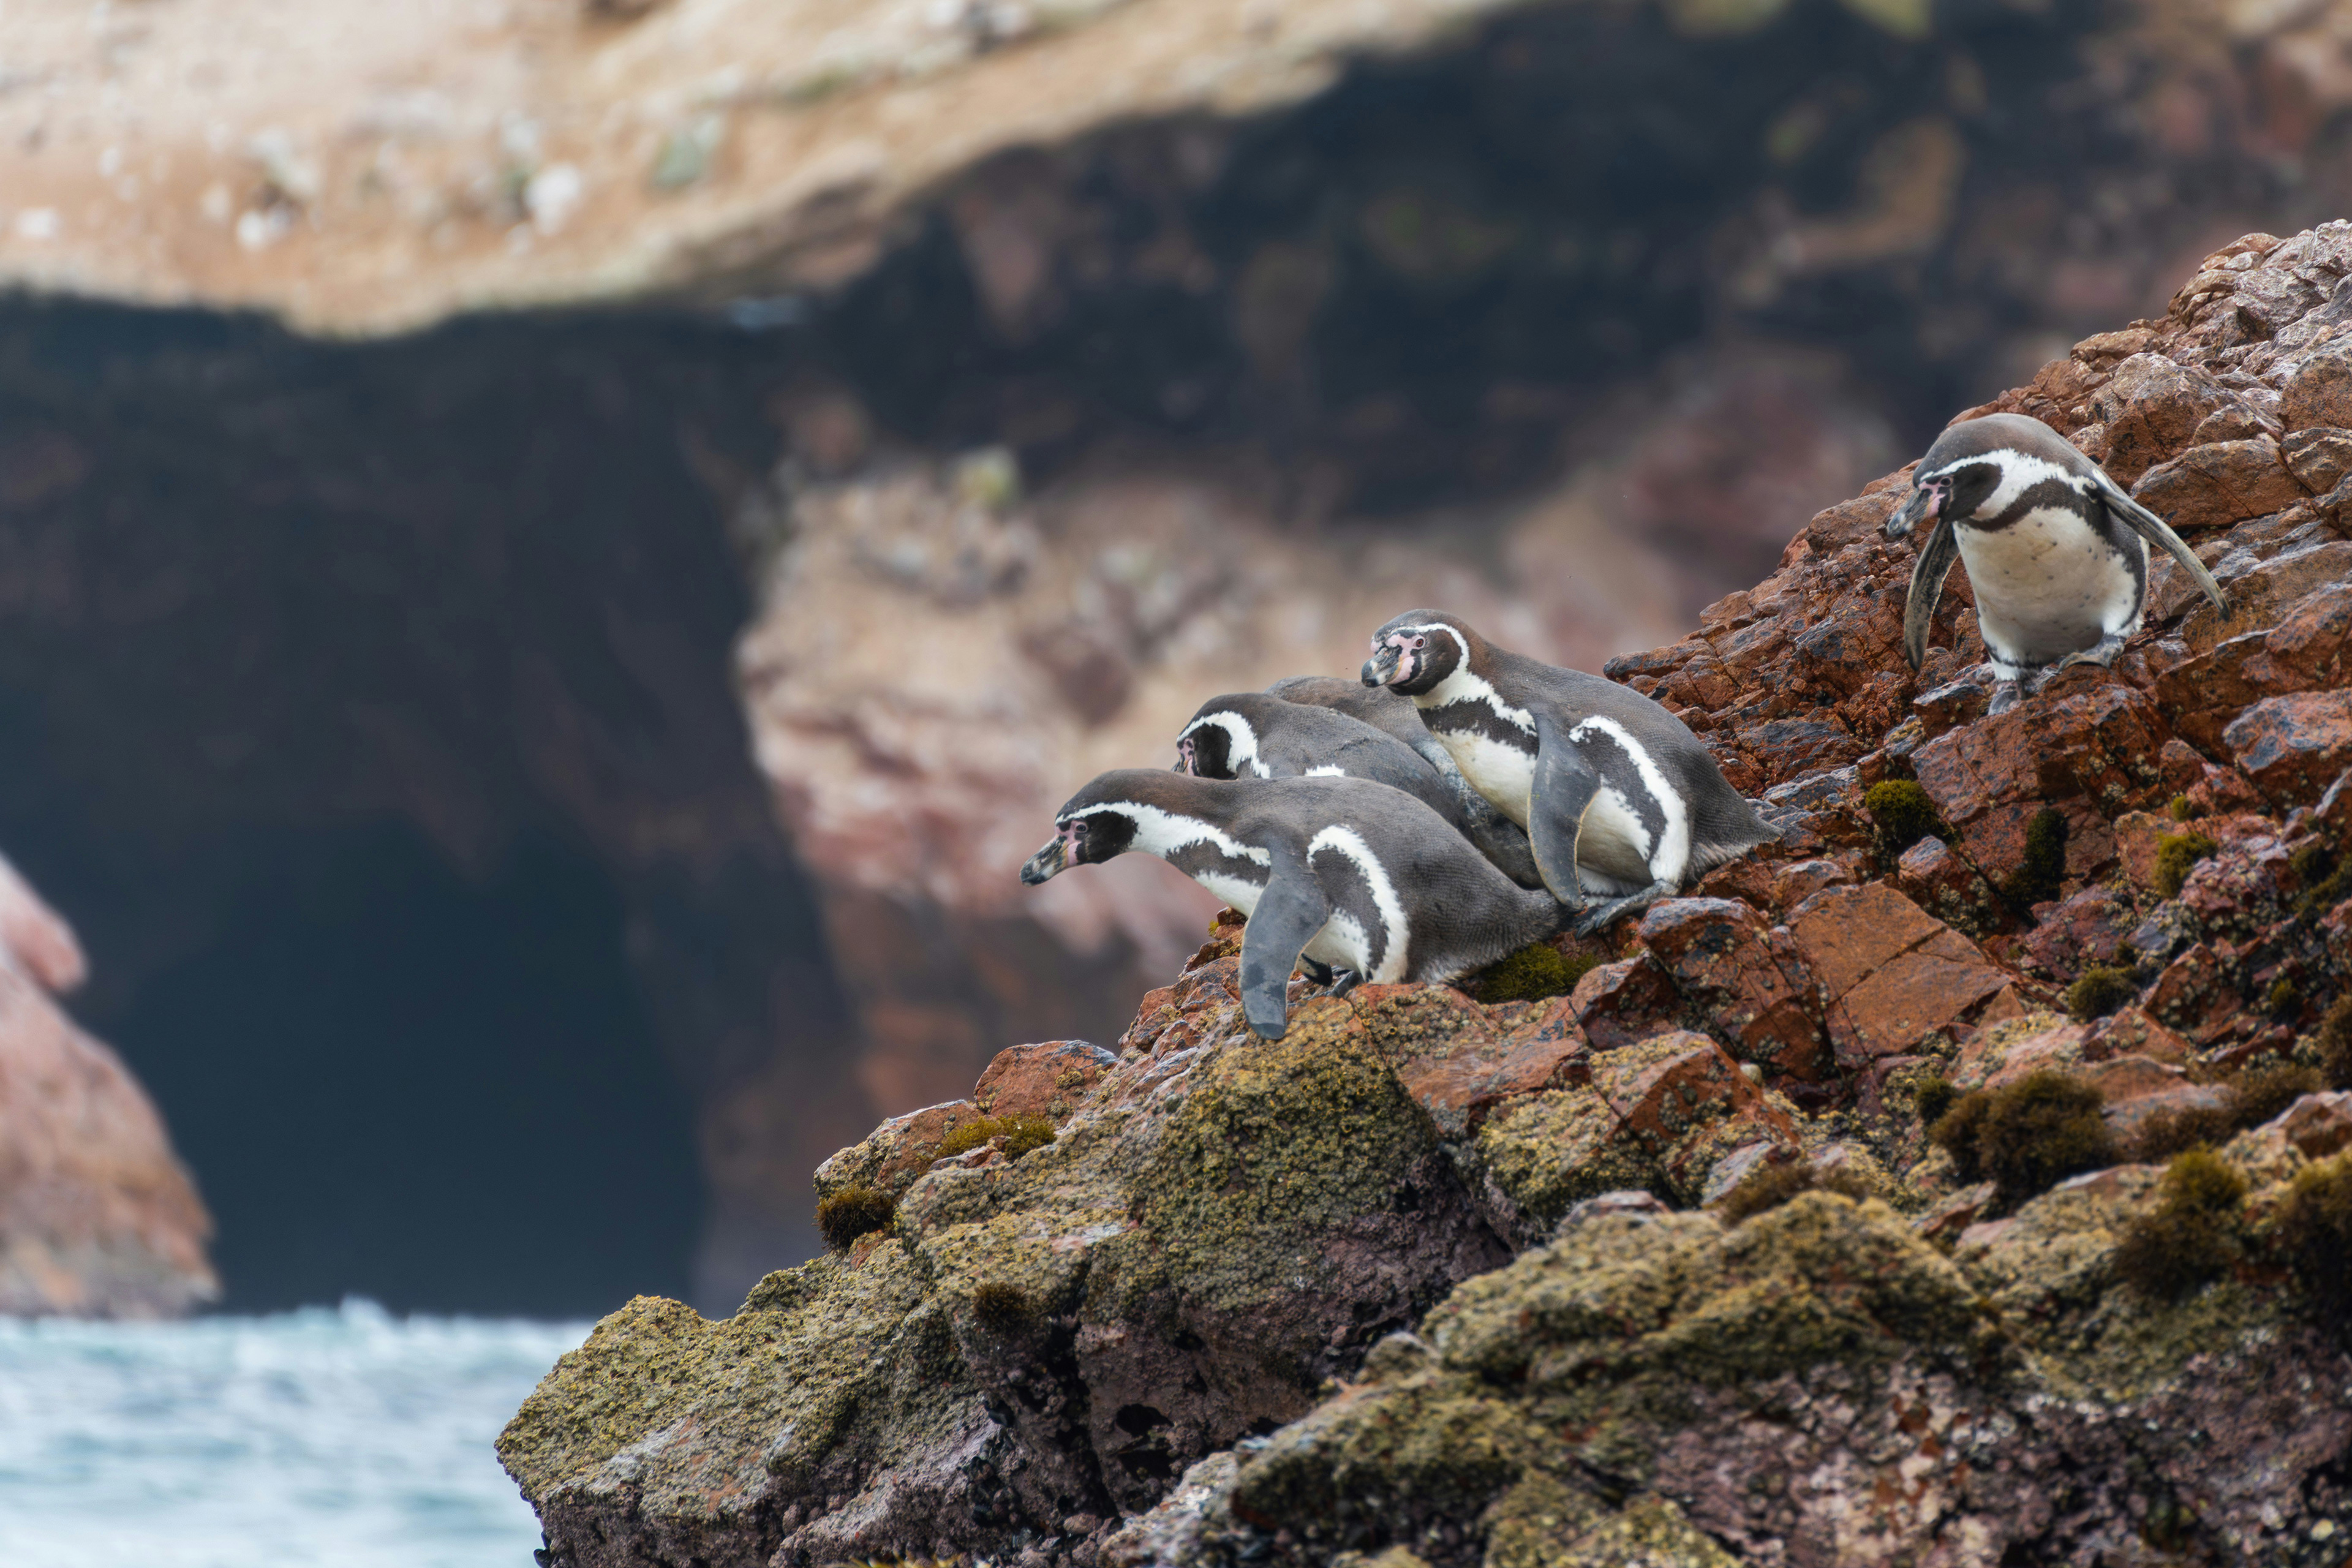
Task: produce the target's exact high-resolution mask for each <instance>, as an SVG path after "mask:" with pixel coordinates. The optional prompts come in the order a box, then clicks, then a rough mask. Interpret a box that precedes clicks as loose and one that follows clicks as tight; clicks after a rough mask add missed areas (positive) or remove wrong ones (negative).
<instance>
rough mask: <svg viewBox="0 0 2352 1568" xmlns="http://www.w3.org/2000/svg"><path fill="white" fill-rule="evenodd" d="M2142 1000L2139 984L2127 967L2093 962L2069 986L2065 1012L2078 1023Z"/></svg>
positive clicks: (2100, 1016) (2087, 1021) (2105, 1014)
mask: <svg viewBox="0 0 2352 1568" xmlns="http://www.w3.org/2000/svg"><path fill="white" fill-rule="evenodd" d="M2138 999H2139V983H2138V982H2137V981H2136V980H2134V979H2133V978H2132V973H2131V971H2130V970H2128V969H2117V968H2115V967H2114V966H2113V965H2110V964H2104V963H2094V964H2091V965H2090V966H2088V967H2087V968H2085V969H2084V971H2083V973H2081V975H2079V976H2078V977H2077V978H2076V979H2075V981H2074V984H2072V985H2069V986H2068V987H2066V1011H2067V1012H2068V1013H2070V1014H2072V1015H2073V1016H2074V1018H2075V1020H2076V1021H2077V1022H2079V1023H2084V1024H2087V1023H2089V1022H2090V1021H2091V1020H2092V1019H2094V1018H2104V1017H2105V1016H2107V1015H2109V1014H2110V1013H2114V1012H2116V1011H2118V1010H2119V1009H2121V1008H2124V1007H2127V1006H2129V1005H2131V1004H2132V1003H2134V1002H2136V1001H2137V1000H2138Z"/></svg>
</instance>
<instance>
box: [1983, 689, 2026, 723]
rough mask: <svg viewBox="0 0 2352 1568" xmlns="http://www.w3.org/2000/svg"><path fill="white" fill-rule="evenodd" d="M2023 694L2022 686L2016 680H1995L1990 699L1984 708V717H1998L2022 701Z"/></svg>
mask: <svg viewBox="0 0 2352 1568" xmlns="http://www.w3.org/2000/svg"><path fill="white" fill-rule="evenodd" d="M2025 695H2026V694H2025V688H2024V686H2023V685H2022V684H2021V683H2020V682H2018V681H2014V680H2000V681H1995V682H1994V683H1993V689H1992V701H1991V703H1990V705H1989V706H1987V708H1986V709H1985V717H1987V718H1988V719H1991V718H1998V717H1999V716H2000V715H2001V714H2003V713H2006V712H2008V711H2009V710H2011V709H2012V708H2014V707H2016V706H2017V705H2018V704H2019V703H2021V702H2022V701H2024V700H2025Z"/></svg>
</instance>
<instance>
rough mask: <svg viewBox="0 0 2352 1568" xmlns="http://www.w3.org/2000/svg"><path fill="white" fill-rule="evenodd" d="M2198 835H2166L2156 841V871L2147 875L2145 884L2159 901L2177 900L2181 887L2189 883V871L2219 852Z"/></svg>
mask: <svg viewBox="0 0 2352 1568" xmlns="http://www.w3.org/2000/svg"><path fill="white" fill-rule="evenodd" d="M2220 850H2221V846H2220V845H2218V844H2216V843H2214V842H2213V840H2212V839H2210V838H2209V837H2206V836H2205V835H2204V834H2202V833H2168V834H2166V835H2165V836H2164V837H2161V838H2159V839H2158V840H2157V841H2156V869H2155V870H2154V871H2152V872H2150V873H2149V875H2148V883H2149V885H2150V886H2151V887H2153V888H2154V889H2156V896H2157V897H2158V898H2160V899H2177V898H2179V896H2180V889H2181V885H2182V884H2183V883H2185V882H2187V881H2188V880H2189V871H2190V870H2191V869H2192V868H2194V867H2195V866H2196V864H2197V862H2199V861H2200V860H2203V859H2206V858H2210V857H2211V856H2213V855H2215V854H2217V853H2219V852H2220Z"/></svg>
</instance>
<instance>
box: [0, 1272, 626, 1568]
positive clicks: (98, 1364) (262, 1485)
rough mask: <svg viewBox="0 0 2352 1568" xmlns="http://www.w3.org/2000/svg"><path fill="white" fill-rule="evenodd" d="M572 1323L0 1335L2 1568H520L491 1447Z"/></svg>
mask: <svg viewBox="0 0 2352 1568" xmlns="http://www.w3.org/2000/svg"><path fill="white" fill-rule="evenodd" d="M587 1332H588V1325H587V1324H585V1323H535V1322H512V1321H494V1320H484V1319H465V1318H425V1317H417V1318H394V1317H393V1316H391V1315H390V1314H389V1313H386V1312H385V1311H384V1310H383V1309H381V1308H379V1307H376V1306H374V1305H373V1304H372V1303H369V1302H365V1301H349V1302H346V1303H344V1305H343V1306H342V1307H341V1308H340V1309H337V1308H312V1309H309V1310H303V1311H299V1312H286V1313H280V1314H278V1315H275V1316H271V1317H261V1318H229V1317H223V1318H205V1319H199V1320H197V1321H193V1322H185V1323H66V1322H49V1321H40V1322H15V1321H7V1320H0V1568H310V1565H311V1564H317V1565H319V1568H531V1556H530V1553H531V1549H532V1548H533V1547H535V1546H537V1545H538V1544H539V1541H540V1536H539V1525H538V1523H537V1521H534V1520H533V1519H532V1517H531V1512H530V1508H529V1507H528V1506H527V1505H526V1504H525V1503H524V1502H523V1501H522V1500H521V1499H520V1497H518V1496H517V1495H516V1493H515V1489H514V1485H513V1483H512V1482H510V1481H509V1480H508V1479H507V1478H506V1475H505V1473H504V1472H503V1471H501V1470H500V1469H499V1461H498V1458H497V1456H496V1454H494V1453H493V1452H492V1450H491V1443H492V1441H493V1440H494V1439H495V1438H496V1437H497V1436H498V1434H499V1428H500V1427H501V1426H505V1425H506V1422H507V1418H508V1417H509V1416H510V1415H513V1414H514V1409H515V1406H516V1405H520V1403H521V1402H522V1399H523V1396H524V1395H525V1394H529V1393H530V1390H531V1386H532V1384H536V1383H537V1382H538V1381H539V1379H540V1376H541V1373H545V1372H546V1371H547V1369H548V1367H549V1366H551V1364H553V1363H554V1361H555V1358H556V1357H557V1356H559V1355H561V1354H562V1352H565V1351H567V1350H570V1349H572V1347H573V1346H575V1345H577V1344H578V1343H579V1342H581V1341H582V1340H583V1339H584V1338H586V1337H587Z"/></svg>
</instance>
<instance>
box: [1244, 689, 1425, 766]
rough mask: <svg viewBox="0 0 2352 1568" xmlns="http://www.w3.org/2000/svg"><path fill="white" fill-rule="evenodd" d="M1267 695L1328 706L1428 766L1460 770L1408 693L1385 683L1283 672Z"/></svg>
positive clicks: (1320, 706) (1318, 705)
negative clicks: (1382, 734) (1390, 738)
mask: <svg viewBox="0 0 2352 1568" xmlns="http://www.w3.org/2000/svg"><path fill="white" fill-rule="evenodd" d="M1265 690H1266V695H1267V696H1269V697H1279V698H1281V699H1282V700H1284V701H1285V702H1302V703H1311V704H1313V705H1314V706H1315V707H1318V708H1328V709H1330V710H1332V711H1333V712H1335V713H1345V714H1346V715H1347V716H1348V717H1349V718H1350V719H1353V720H1355V721H1357V722H1358V723H1360V724H1370V725H1371V726H1372V727H1373V728H1374V729H1376V730H1385V731H1388V732H1389V733H1390V734H1391V735H1394V736H1395V737H1396V738H1397V739H1398V740H1400V741H1402V742H1404V743H1405V744H1406V745H1408V746H1411V747H1412V749H1413V751H1414V752H1415V753H1416V754H1417V755H1419V756H1420V757H1421V758H1422V759H1423V761H1425V762H1427V763H1429V765H1430V766H1431V767H1433V768H1435V769H1436V770H1437V771H1438V772H1439V773H1444V774H1447V775H1449V776H1457V777H1458V776H1459V775H1460V773H1461V770H1460V769H1458V768H1456V767H1455V766H1454V756H1453V753H1452V752H1448V751H1447V750H1446V749H1445V747H1444V745H1443V744H1442V743H1440V742H1439V741H1438V739H1437V737H1436V736H1434V735H1433V734H1431V733H1430V732H1429V726H1428V725H1426V724H1424V723H1423V722H1422V721H1421V710H1419V709H1417V708H1415V707H1414V706H1413V705H1412V698H1410V697H1400V696H1398V695H1397V694H1396V693H1395V692H1393V691H1391V690H1389V689H1387V688H1386V687H1380V686H1374V687H1367V686H1366V685H1365V684H1364V683H1363V682H1362V681H1360V680H1357V679H1353V678H1349V679H1341V678H1340V677H1339V676H1336V675H1292V676H1286V677H1284V678H1283V679H1280V680H1277V681H1276V682H1275V683H1274V684H1273V685H1271V686H1269V687H1267V688H1266V689H1265Z"/></svg>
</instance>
